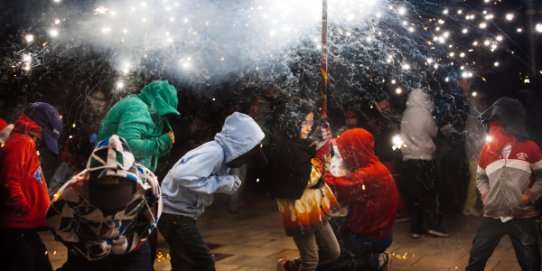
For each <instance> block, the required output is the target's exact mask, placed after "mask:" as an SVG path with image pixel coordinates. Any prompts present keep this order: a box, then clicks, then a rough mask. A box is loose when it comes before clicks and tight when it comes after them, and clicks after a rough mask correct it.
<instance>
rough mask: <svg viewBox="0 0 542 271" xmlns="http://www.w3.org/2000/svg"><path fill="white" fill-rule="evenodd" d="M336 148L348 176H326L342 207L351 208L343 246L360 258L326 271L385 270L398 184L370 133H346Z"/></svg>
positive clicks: (363, 131)
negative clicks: (375, 150)
mask: <svg viewBox="0 0 542 271" xmlns="http://www.w3.org/2000/svg"><path fill="white" fill-rule="evenodd" d="M334 145H335V146H336V152H335V153H334V155H335V156H338V157H340V159H342V161H343V165H344V167H345V168H346V172H347V174H346V175H345V176H334V175H332V174H331V173H327V174H326V176H325V180H326V183H327V184H328V185H329V186H330V187H331V188H332V189H333V191H334V192H335V195H337V199H338V200H339V202H340V203H341V205H343V206H348V207H349V208H348V211H349V212H348V215H347V221H346V224H347V229H348V233H347V234H344V235H345V238H346V239H347V240H344V244H345V249H347V250H349V251H351V252H354V254H356V253H357V255H354V256H353V257H345V258H344V259H343V257H341V259H342V260H341V259H340V260H339V261H337V262H336V263H335V264H334V265H330V266H328V268H327V269H325V270H366V269H367V268H375V269H378V270H384V269H383V268H384V267H385V266H386V264H387V263H388V261H389V255H387V254H385V250H386V249H387V248H388V247H389V246H390V245H391V244H392V242H393V232H392V227H393V223H394V220H395V215H396V213H397V206H398V201H399V194H398V191H397V187H396V185H395V181H394V180H393V176H392V175H391V173H390V172H389V170H388V169H387V168H386V166H385V165H384V164H383V163H382V162H380V159H378V157H377V156H376V155H375V152H374V139H373V136H372V135H371V133H369V132H368V131H367V130H365V129H362V128H355V129H350V130H346V131H345V132H344V133H342V134H340V135H339V136H338V137H337V138H336V139H335V140H334ZM343 254H344V255H346V254H348V253H343ZM363 256H368V257H366V258H363ZM356 258H359V259H356Z"/></svg>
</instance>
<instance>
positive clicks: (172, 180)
mask: <svg viewBox="0 0 542 271" xmlns="http://www.w3.org/2000/svg"><path fill="white" fill-rule="evenodd" d="M263 138H264V133H263V132H262V129H261V128H260V126H258V124H257V123H256V122H255V121H254V120H253V119H252V118H251V117H250V116H248V115H245V114H243V113H239V112H234V113H233V114H231V115H229V116H228V117H227V118H226V120H225V122H224V125H223V127H222V131H220V132H219V133H217V134H216V135H215V138H214V140H212V141H209V142H207V143H204V144H202V145H200V146H199V147H197V148H195V149H192V150H190V151H189V152H187V153H186V154H185V155H184V156H183V157H181V159H179V160H178V161H177V162H176V163H175V165H174V166H173V167H172V168H171V169H170V170H169V172H168V173H167V175H166V177H165V178H164V180H163V181H162V193H163V194H162V195H163V201H164V214H163V215H162V217H161V218H160V221H159V223H158V226H159V229H160V232H161V233H162V235H163V236H164V239H165V240H166V242H167V243H168V245H169V249H170V255H171V268H172V270H215V261H214V259H213V256H212V255H211V252H210V250H209V247H208V246H207V245H206V244H205V241H204V240H203V237H202V236H201V233H200V232H199V230H198V228H197V225H196V222H197V219H198V217H199V216H201V215H202V214H203V212H204V211H205V207H207V206H209V205H211V204H212V203H213V199H214V194H215V193H225V194H229V195H231V194H232V193H234V192H235V191H237V189H238V188H239V186H240V184H241V181H240V180H239V177H237V176H235V175H232V174H230V169H231V168H238V167H240V166H242V165H244V164H245V163H246V162H247V161H248V160H249V159H253V158H256V157H257V155H259V154H260V146H259V145H260V142H261V141H262V140H263Z"/></svg>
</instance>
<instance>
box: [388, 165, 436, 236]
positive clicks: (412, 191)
mask: <svg viewBox="0 0 542 271" xmlns="http://www.w3.org/2000/svg"><path fill="white" fill-rule="evenodd" d="M398 170H399V174H400V176H399V178H398V185H399V189H400V191H401V194H402V196H403V199H404V201H405V205H406V207H407V210H408V214H409V216H410V227H411V228H410V231H411V232H412V233H419V234H421V233H424V232H425V228H424V225H423V219H424V218H426V219H427V222H428V224H429V225H428V226H429V228H433V229H439V228H440V226H441V225H440V222H441V219H442V213H441V211H440V201H439V193H438V190H437V187H436V186H435V182H436V179H437V176H438V168H437V164H436V162H435V161H434V160H405V161H402V162H401V163H399V167H398Z"/></svg>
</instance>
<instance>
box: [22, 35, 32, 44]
mask: <svg viewBox="0 0 542 271" xmlns="http://www.w3.org/2000/svg"><path fill="white" fill-rule="evenodd" d="M24 40H25V41H26V43H32V42H33V41H34V35H32V34H26V35H25V36H24Z"/></svg>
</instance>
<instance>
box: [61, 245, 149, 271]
mask: <svg viewBox="0 0 542 271" xmlns="http://www.w3.org/2000/svg"><path fill="white" fill-rule="evenodd" d="M150 254H151V249H150V246H149V242H145V243H144V244H143V245H142V246H141V247H140V248H139V249H138V250H136V251H133V252H131V253H128V254H124V255H114V254H110V255H108V256H107V257H105V258H103V259H99V260H96V261H87V259H85V258H83V257H81V256H79V255H77V254H75V253H74V252H71V251H68V260H67V261H66V263H65V264H64V265H63V266H62V268H61V269H60V270H61V271H152V262H151V257H150ZM57 271H58V269H57Z"/></svg>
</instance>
